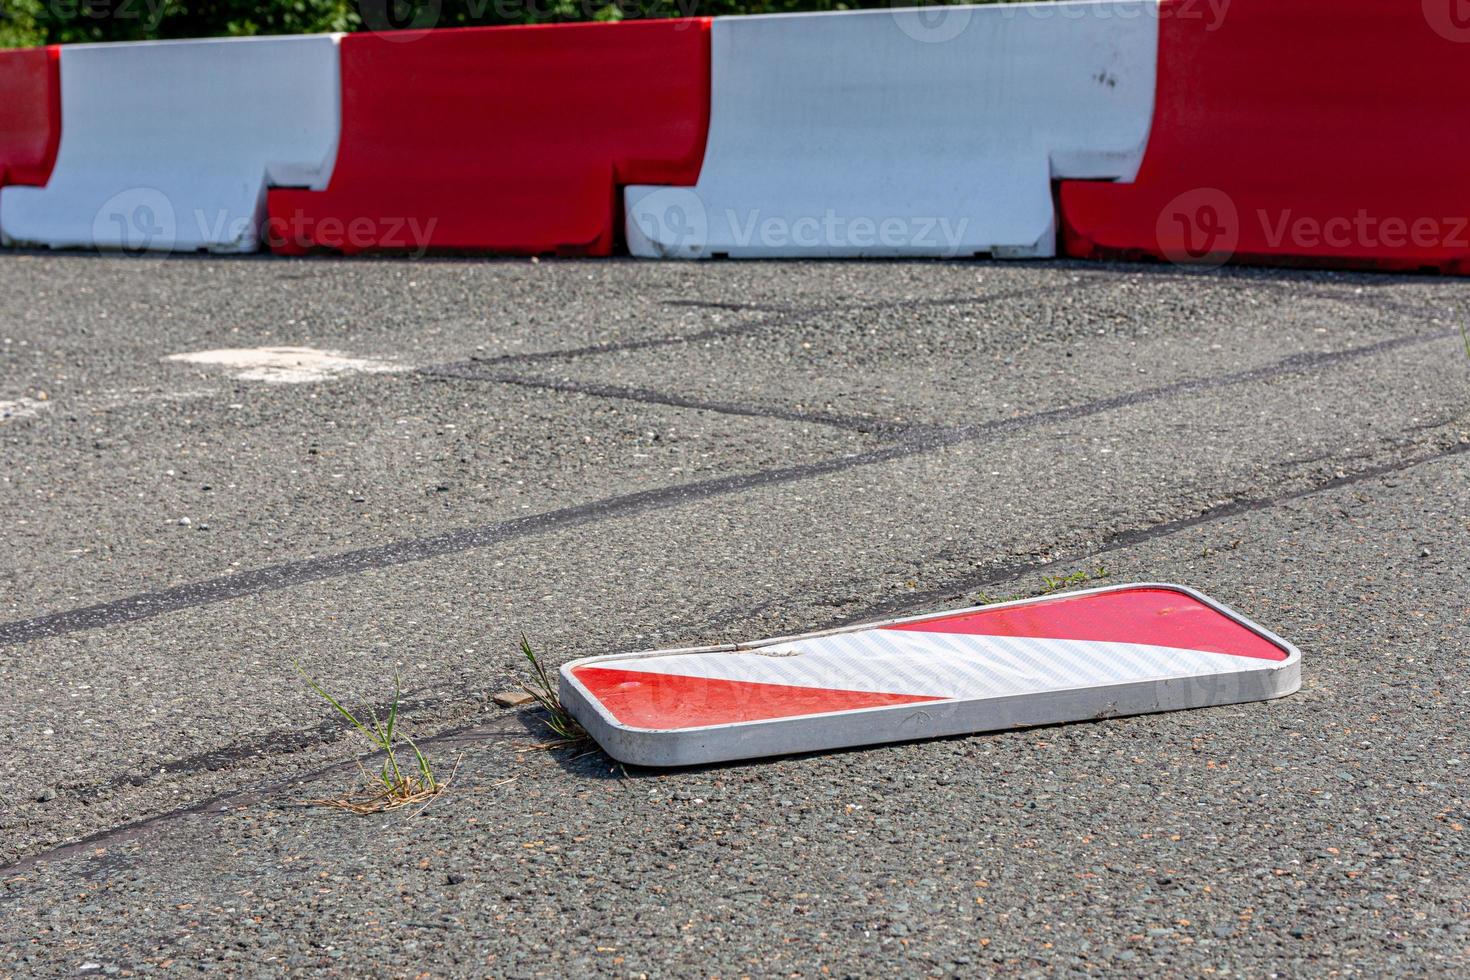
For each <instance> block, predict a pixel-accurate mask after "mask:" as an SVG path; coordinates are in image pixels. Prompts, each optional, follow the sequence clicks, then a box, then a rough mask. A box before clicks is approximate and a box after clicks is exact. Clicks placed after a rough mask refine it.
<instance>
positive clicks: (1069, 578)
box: [975, 567, 1110, 606]
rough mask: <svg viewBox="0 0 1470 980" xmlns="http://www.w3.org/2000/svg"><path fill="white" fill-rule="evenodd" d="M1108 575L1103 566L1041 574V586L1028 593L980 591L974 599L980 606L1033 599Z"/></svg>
mask: <svg viewBox="0 0 1470 980" xmlns="http://www.w3.org/2000/svg"><path fill="white" fill-rule="evenodd" d="M1109 575H1110V573H1109V572H1108V570H1107V569H1106V568H1104V567H1099V568H1098V569H1097V570H1096V571H1093V572H1088V571H1082V570H1079V571H1075V572H1073V573H1072V574H1071V575H1063V576H1060V577H1057V576H1053V575H1043V576H1041V583H1042V584H1041V588H1040V589H1039V590H1038V591H1036V592H1033V593H1032V594H1030V595H1023V594H1021V593H1019V592H1018V593H1016V594H1015V595H1008V596H991V595H990V594H989V593H987V592H981V593H979V594H978V595H976V596H975V599H976V601H977V602H978V603H979V604H980V605H982V606H991V605H994V604H995V603H997V602H1014V601H1016V600H1017V599H1035V598H1037V597H1039V596H1044V595H1051V594H1052V593H1053V592H1060V591H1061V590H1062V589H1064V588H1066V587H1067V586H1069V585H1086V584H1087V583H1088V582H1093V581H1096V580H1097V579H1103V578H1108V577H1109Z"/></svg>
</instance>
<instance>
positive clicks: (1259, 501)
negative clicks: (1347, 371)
mask: <svg viewBox="0 0 1470 980" xmlns="http://www.w3.org/2000/svg"><path fill="white" fill-rule="evenodd" d="M1466 454H1470V442H1456V443H1454V444H1452V445H1450V446H1448V447H1446V448H1442V449H1441V450H1440V451H1438V452H1435V453H1431V454H1428V455H1423V456H1417V457H1413V458H1410V459H1400V460H1395V461H1394V462H1391V463H1384V464H1380V465H1378V466H1372V467H1368V468H1366V469H1363V470H1360V471H1357V472H1355V473H1347V474H1344V475H1342V476H1334V477H1332V478H1330V479H1328V480H1324V481H1322V482H1321V483H1317V484H1313V485H1311V486H1309V487H1305V488H1302V489H1300V490H1295V491H1292V492H1289V493H1284V494H1277V495H1273V496H1268V497H1254V498H1247V499H1237V500H1231V501H1227V502H1225V503H1222V504H1219V505H1216V506H1214V507H1210V508H1207V509H1205V510H1203V511H1201V512H1200V513H1198V514H1192V515H1189V516H1186V517H1181V518H1177V519H1175V520H1172V521H1166V522H1163V523H1160V524H1153V525H1149V526H1147V527H1140V528H1132V529H1129V530H1125V531H1120V532H1117V533H1115V534H1112V535H1109V536H1108V537H1106V538H1105V539H1104V540H1103V542H1102V544H1101V545H1100V546H1099V547H1097V548H1095V549H1091V550H1089V551H1087V552H1086V553H1083V554H1077V555H1071V556H1067V557H1063V558H1047V559H1040V560H1036V559H1032V560H1024V561H1018V562H1012V563H1007V564H1004V565H1000V566H995V567H992V568H989V569H987V570H985V571H983V572H977V573H975V574H974V575H969V576H963V577H961V578H957V579H952V580H950V581H949V582H946V583H945V584H943V585H940V586H936V587H934V588H932V589H926V590H924V591H922V592H914V593H909V594H907V595H904V596H902V597H900V598H895V599H890V600H884V601H882V602H879V603H876V604H873V605H870V606H867V607H866V608H864V609H863V610H862V611H861V612H858V613H853V614H850V615H845V616H841V617H836V618H833V619H830V620H827V621H826V622H817V623H813V624H811V625H810V626H809V628H808V631H809V632H816V631H820V630H825V629H833V628H837V627H842V626H850V625H855V624H858V623H863V622H871V621H877V620H881V619H886V618H889V617H892V616H896V615H903V614H906V613H913V612H920V611H924V610H925V609H926V607H930V606H932V605H933V604H935V603H937V602H941V601H944V600H947V599H951V598H953V597H955V596H957V595H962V594H964V593H966V592H971V591H974V590H978V589H982V588H984V587H987V586H989V587H992V588H994V587H998V586H1003V585H1007V584H1010V583H1012V582H1014V581H1016V580H1018V579H1020V578H1023V577H1026V576H1029V575H1035V574H1038V573H1041V572H1044V571H1046V570H1047V569H1050V568H1053V567H1056V566H1059V565H1068V564H1073V563H1076V562H1078V561H1091V560H1093V559H1096V558H1098V557H1101V556H1103V555H1106V554H1110V553H1112V552H1116V551H1120V550H1123V549H1126V548H1130V547H1135V546H1137V545H1140V544H1144V543H1147V542H1149V541H1154V540H1158V539H1161V538H1166V537H1170V536H1172V535H1174V534H1178V533H1180V532H1183V531H1187V530H1190V529H1192V528H1196V527H1201V526H1204V525H1208V524H1213V523H1216V522H1219V521H1223V520H1228V519H1230V518H1233V517H1239V516H1241V515H1244V514H1249V513H1254V512H1257V511H1262V510H1268V509H1271V508H1274V507H1278V506H1281V505H1282V504H1286V503H1291V502H1293V501H1297V500H1303V499H1306V498H1309V497H1313V496H1317V495H1319V494H1323V493H1330V492H1332V491H1334V490H1338V489H1341V488H1343V487H1348V486H1353V485H1356V484H1360V483H1366V482H1369V481H1372V480H1375V479H1380V478H1382V477H1385V476H1390V475H1392V474H1395V473H1401V472H1404V471H1406V470H1410V469H1414V468H1416V467H1419V466H1424V465H1428V464H1432V463H1438V462H1443V461H1446V460H1449V459H1453V458H1455V457H1458V456H1462V455H1466ZM762 605H767V604H765V603H763V604H762ZM726 618H730V619H733V618H738V616H737V617H726ZM711 628H714V627H711ZM423 703H424V704H428V703H436V704H438V703H442V702H423ZM524 718H525V715H524V713H523V712H516V713H515V714H513V715H511V716H508V717H502V718H500V719H498V720H496V721H493V722H489V723H479V724H471V725H461V726H457V727H454V728H450V729H446V730H444V731H442V732H439V733H437V734H435V735H432V736H428V737H426V738H421V739H419V740H418V741H419V744H421V745H425V746H432V745H436V744H441V743H457V744H478V743H481V742H485V741H489V740H492V739H495V738H503V737H510V736H511V735H513V734H515V731H514V729H515V727H516V726H520V729H521V730H522V731H524V725H523V724H522V723H523V721H524ZM326 727H327V726H325V725H324V726H319V727H318V729H316V730H315V731H316V732H322V733H323V734H325V733H324V732H323V730H324V729H325V728H326ZM338 731H339V732H345V731H346V726H345V725H344V726H338ZM291 735H293V736H298V737H299V738H305V739H307V741H308V742H309V743H310V744H324V743H325V742H326V741H328V740H329V739H328V738H325V737H323V738H320V739H317V740H312V739H311V738H310V735H311V733H307V734H305V735H303V734H302V733H294V732H293V733H291ZM272 754H274V753H272ZM211 756H219V757H225V756H230V757H232V758H237V759H245V758H255V757H257V756H256V752H255V747H254V745H253V743H252V745H251V746H247V747H245V748H239V747H227V748H226V749H221V750H215V751H214V752H212V753H204V754H202V755H201V756H200V757H199V758H201V759H203V758H206V757H211ZM375 757H376V756H367V757H364V758H354V759H350V760H343V761H339V762H334V763H331V764H329V765H326V766H321V767H318V768H315V769H311V770H308V771H306V772H303V773H298V774H295V775H292V776H290V777H287V778H284V779H276V780H269V781H264V782H260V783H256V784H253V785H251V786H248V787H244V788H242V789H238V790H232V791H229V792H226V793H220V794H216V795H214V796H210V797H207V798H205V799H202V800H199V801H197V802H195V803H193V804H190V805H189V806H186V807H181V808H179V809H177V810H170V811H167V812H164V813H159V814H154V815H152V816H149V817H145V818H142V819H139V820H135V821H130V822H128V823H125V824H122V825H119V826H117V827H113V828H107V829H104V830H100V831H97V832H95V833H92V834H89V835H87V836H85V837H83V838H80V839H79V840H76V841H72V842H69V843H66V844H61V845H58V846H56V847H52V848H50V849H47V850H44V851H40V852H37V853H36V854H32V855H29V856H26V857H23V858H21V859H19V860H18V861H15V862H13V863H12V864H10V865H7V866H4V867H0V879H3V878H6V877H9V876H13V875H16V874H21V873H24V872H25V871H27V870H29V869H31V868H33V867H35V866H36V865H37V864H43V863H49V862H52V861H58V860H63V859H66V858H69V857H73V856H77V855H79V854H82V853H83V852H85V851H87V850H88V849H92V848H98V847H104V846H111V845H114V844H119V843H127V842H129V841H132V840H136V839H139V838H140V837H142V836H143V835H144V834H146V833H147V832H148V831H150V830H153V829H158V828H162V827H164V826H166V825H167V824H169V823H171V822H173V821H175V820H177V819H180V818H183V817H187V816H191V815H196V814H205V813H207V812H208V811H209V810H210V809H211V808H216V807H220V808H223V807H229V806H233V808H234V809H243V808H245V807H247V806H251V805H253V804H256V803H259V802H261V801H263V800H265V799H267V798H269V797H272V796H275V795H278V794H280V793H282V792H284V791H285V790H286V789H287V788H288V787H290V786H292V785H297V784H301V783H304V782H308V781H312V780H315V779H319V778H321V777H323V776H326V775H330V774H332V773H335V772H339V771H341V770H344V769H346V768H347V767H349V766H353V765H358V764H361V763H363V762H364V759H366V760H371V759H372V758H375ZM186 772H187V771H186V770H182V769H180V768H175V769H174V770H171V773H172V774H174V775H179V774H181V773H186ZM124 781H126V780H124ZM114 782H116V781H114ZM222 812H223V811H222Z"/></svg>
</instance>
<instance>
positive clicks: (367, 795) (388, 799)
mask: <svg viewBox="0 0 1470 980" xmlns="http://www.w3.org/2000/svg"><path fill="white" fill-rule="evenodd" d="M296 673H298V674H300V675H301V679H302V680H304V681H305V682H306V686H307V687H309V688H311V689H312V690H313V691H315V692H316V693H317V694H318V695H320V696H321V698H322V699H323V700H325V701H326V702H327V703H328V704H330V705H331V706H332V707H333V708H336V709H337V713H338V714H340V715H341V716H342V717H343V718H346V719H347V721H348V723H349V724H350V725H351V726H352V727H353V728H354V729H355V730H356V731H357V733H358V734H359V735H361V736H362V737H363V738H365V739H367V741H368V742H369V743H371V745H372V746H373V748H374V749H376V750H377V751H379V752H381V753H383V755H384V759H383V768H382V769H381V770H380V771H379V772H377V773H370V772H368V771H367V769H365V768H363V769H362V774H363V778H364V780H365V781H366V783H367V786H366V788H365V789H364V790H363V792H361V793H359V794H357V795H355V796H343V797H338V798H336V799H327V800H312V801H310V802H312V803H315V804H317V805H319V806H329V807H335V808H336V809H339V810H347V811H349V812H351V813H357V814H370V813H383V812H384V811H386V810H396V809H397V808H398V807H401V806H411V805H413V804H416V803H422V804H424V805H425V806H427V805H428V802H429V801H430V800H432V799H433V798H434V797H436V796H438V795H439V794H440V793H442V792H443V791H444V787H446V786H447V785H449V784H448V782H447V781H446V782H440V781H439V780H438V778H436V777H435V775H434V767H433V765H431V764H430V762H429V757H428V756H426V755H424V753H423V751H422V750H421V749H420V748H419V747H418V746H417V745H416V744H414V740H413V739H412V738H410V737H409V736H408V735H407V734H406V733H405V732H403V731H401V730H400V729H399V727H398V707H399V705H400V704H401V703H402V702H403V684H402V682H401V681H400V680H399V677H398V675H397V674H396V673H395V674H394V675H393V706H392V707H391V708H389V709H388V718H387V720H386V721H380V720H379V719H378V713H377V712H376V711H373V710H372V709H371V708H369V709H368V710H369V712H370V719H369V720H370V722H371V723H370V724H369V723H368V722H364V721H363V720H362V719H361V718H359V717H358V716H357V715H355V714H353V713H352V712H351V711H348V710H347V709H346V708H344V707H343V706H342V702H340V701H338V700H337V699H336V698H334V697H332V695H331V694H329V693H327V690H326V688H324V687H322V686H321V685H320V684H318V683H317V682H316V681H314V680H312V678H311V677H310V676H309V675H307V673H306V671H304V670H302V669H301V664H299V663H298V664H296ZM400 739H402V740H403V742H405V743H407V745H408V748H409V750H410V751H411V752H412V753H413V765H412V766H404V765H401V764H400V763H399V761H398V749H399V745H398V742H399V740H400ZM359 768H362V767H361V764H359Z"/></svg>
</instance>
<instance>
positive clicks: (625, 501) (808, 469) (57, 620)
mask: <svg viewBox="0 0 1470 980" xmlns="http://www.w3.org/2000/svg"><path fill="white" fill-rule="evenodd" d="M1459 336H1460V332H1459V328H1458V327H1452V328H1449V329H1446V330H1438V331H1433V332H1430V333H1422V334H1411V335H1409V336H1405V337H1396V338H1392V339H1389V340H1384V341H1379V342H1377V343H1373V344H1367V345H1363V346H1360V347H1351V348H1347V349H1345V350H1338V351H1326V352H1320V353H1303V354H1293V355H1291V356H1289V357H1286V358H1283V359H1282V360H1279V361H1276V362H1274V363H1272V364H1268V365H1264V366H1262V367H1258V368H1250V369H1246V370H1242V371H1233V372H1230V373H1228V374H1223V375H1212V376H1208V377H1204V378H1192V379H1187V380H1184V381H1177V382H1174V383H1172V384H1167V385H1160V386H1158V387H1154V388H1146V389H1143V390H1141V391H1135V392H1129V393H1126V394H1123V395H1115V396H1112V397H1109V398H1102V399H1097V400H1094V401H1090V402H1084V403H1081V404H1078V405H1071V406H1065V407H1062V408H1055V409H1047V410H1044V411H1040V412H1032V413H1028V414H1023V415H1017V416H1012V417H1009V418H1003V419H992V420H990V421H988V422H984V423H981V424H980V425H975V426H964V427H955V428H948V429H944V428H940V429H919V430H915V431H913V432H910V433H908V434H906V435H905V436H903V437H902V438H901V439H900V440H899V441H897V442H895V443H893V444H890V445H886V446H881V447H878V448H874V449H870V450H867V451H865V452H860V453H852V454H847V455H842V456H836V457H832V458H830V459H825V460H819V461H815V462H810V463H800V464H796V465H792V466H784V467H778V468H774V469H767V470H757V471H755V472H752V473H742V474H735V475H731V476H724V477H714V478H711V479H708V480H701V481H697V482H694V483H686V484H678V485H674V486H667V487H657V488H654V489H650V490H640V491H636V492H633V493H628V494H622V495H619V496H615V497H606V498H602V499H599V500H592V501H588V502H586V503H581V504H574V505H572V506H569V507H562V508H558V509H556V510H552V511H546V512H543V513H541V514H533V515H528V516H525V517H514V518H510V519H507V520H503V521H497V522H495V523H493V524H487V525H483V526H480V527H470V528H460V529H457V530H453V531H446V532H443V533H441V534H434V535H429V536H426V537H422V538H410V539H407V540H403V541H395V542H390V543H389V544H385V545H378V546H375V547H371V548H362V549H358V550H354V551H346V552H340V553H337V554H333V555H326V556H322V557H316V558H305V559H300V560H296V561H288V562H282V563H280V564H276V565H267V566H265V567H262V568H256V569H251V570H249V571H243V572H237V573H233V574H230V575H224V576H219V577H217V578H211V579H204V580H201V581H198V582H191V583H187V584H185V585H181V586H175V587H172V588H167V589H159V590H156V591H151V592H143V593H138V594H135V595H131V596H126V597H124V598H121V599H115V600H112V601H110V602H103V603H97V604H94V605H90V606H83V607H79V608H75V609H68V610H63V611H60V612H54V613H43V614H41V615H39V616H34V617H31V618H29V619H23V620H16V621H12V622H9V623H3V624H0V646H12V645H16V644H20V643H25V642H28V641H31V640H36V639H41V638H45V637H54V636H62V635H65V634H68V633H75V632H78V631H80V630H87V629H96V628H99V627H105V626H116V625H120V624H123V623H131V622H136V621H138V620H142V619H151V618H153V617H155V616H160V615H163V614H165V613H169V612H176V611H178V610H181V609H190V608H195V607H198V606H205V605H212V604H214V603H217V602H225V601H228V600H230V599H238V598H242V597H245V596H250V595H257V594H261V593H265V592H273V591H278V590H281V589H286V588H291V587H293V586H297V585H304V584H306V583H309V582H319V581H323V580H326V579H332V578H339V577H341V576H344V575H351V574H354V573H358V572H363V571H369V570H374V569H379V568H388V567H394V566H397V565H405V564H409V563H412V562H419V561H426V560H428V559H431V558H438V557H442V556H444V555H451V554H458V553H461V552H465V551H470V550H474V549H477V548H484V547H488V546H490V545H495V544H501V543H504V542H506V541H512V540H518V539H521V538H526V537H532V536H535V535H539V534H545V533H549V532H552V531H559V530H564V529H567V528H573V527H579V526H583V525H587V524H592V523H595V522H598V521H602V520H607V519H611V518H621V517H628V516H631V515H636V514H642V513H648V512H651V511H659V510H666V509H670V508H673V507H678V506H682V505H685V504H689V503H694V502H697V501H701V500H709V499H712V498H715V497H722V496H726V495H730V494H735V493H743V492H745V491H748V490H755V489H762V488H765V487H772V486H779V485H782V484H787V483H794V482H799V481H803V480H810V479H813V478H816V477H821V476H826V475H829V474H833V473H840V472H843V471H846V470H851V469H855V468H858V467H864V466H872V465H876V464H880V463H886V462H891V461H894V460H898V459H904V458H907V457H911V456H917V455H920V454H924V453H929V452H934V451H936V450H938V449H943V448H945V447H947V446H953V445H957V444H960V443H967V442H974V441H976V440H979V439H983V438H985V437H987V436H991V435H995V434H998V433H1005V432H1014V431H1017V430H1020V429H1027V428H1034V427H1037V426H1043V425H1049V424H1052V423H1056V422H1065V421H1071V420H1075V419H1081V418H1086V417H1089V416H1093V415H1098V414H1100V413H1103V412H1108V411H1113V410H1116V409H1120V408H1126V407H1131V406H1135V405H1142V404H1146V403H1149V402H1155V401H1160V400H1163V399H1167V398H1175V397H1179V396H1183V395H1189V394H1195V393H1198V392H1203V391H1210V390H1215V389H1219V388H1225V387H1229V386H1233V385H1238V384H1245V383H1249V382H1253V381H1262V380H1268V379H1271V378H1275V377H1281V376H1285V375H1290V374H1296V373H1302V372H1306V371H1313V370H1320V369H1323V368H1328V367H1332V366H1335V365H1338V364H1342V363H1346V362H1349V361H1353V360H1358V359H1361V358H1365V357H1373V356H1376V355H1379V354H1383V353H1387V352H1389V351H1393V350H1399V349H1402V348H1406V347H1411V346H1418V345H1422V344H1428V343H1433V342H1435V341H1438V340H1443V339H1446V338H1450V337H1454V338H1456V339H1457V340H1458V339H1459Z"/></svg>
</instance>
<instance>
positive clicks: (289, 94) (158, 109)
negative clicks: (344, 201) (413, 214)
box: [0, 35, 341, 252]
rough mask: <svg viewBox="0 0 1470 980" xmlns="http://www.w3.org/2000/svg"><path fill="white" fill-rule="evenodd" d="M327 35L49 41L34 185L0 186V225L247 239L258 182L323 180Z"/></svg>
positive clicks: (117, 240)
mask: <svg viewBox="0 0 1470 980" xmlns="http://www.w3.org/2000/svg"><path fill="white" fill-rule="evenodd" d="M337 39H338V36H337V35H318V36H313V37H287V38H239V39H223V40H202V41H157V42H147V43H142V44H81V45H74V46H68V47H64V48H62V49H61V118H62V129H61V146H60V149H59V150H58V152H57V158H56V166H55V168H54V169H53V170H52V173H51V179H50V180H49V181H48V182H47V184H46V186H45V187H6V188H4V189H3V190H0V237H3V239H4V241H5V242H6V243H9V244H32V245H46V246H51V247H54V248H126V249H148V250H154V251H192V250H197V249H208V250H210V251H214V252H250V251H254V250H255V249H257V248H258V247H259V243H260V223H261V220H262V217H263V215H264V214H265V205H266V188H267V187H309V188H312V189H313V190H321V189H323V188H325V187H326V186H327V182H328V180H329V179H330V178H331V174H332V166H333V164H334V162H335V160H336V155H337V138H338V134H339V132H340V130H341V108H340V106H341V83H340V77H341V74H340V70H339V66H338V59H337Z"/></svg>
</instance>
